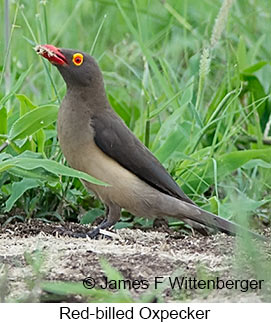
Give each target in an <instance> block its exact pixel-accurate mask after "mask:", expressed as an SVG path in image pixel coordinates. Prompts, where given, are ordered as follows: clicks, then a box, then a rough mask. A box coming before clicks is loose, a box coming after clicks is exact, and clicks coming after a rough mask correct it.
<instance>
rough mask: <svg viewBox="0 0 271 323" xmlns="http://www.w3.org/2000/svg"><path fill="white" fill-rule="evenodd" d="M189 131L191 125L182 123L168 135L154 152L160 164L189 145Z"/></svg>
mask: <svg viewBox="0 0 271 323" xmlns="http://www.w3.org/2000/svg"><path fill="white" fill-rule="evenodd" d="M190 129H191V125H190V124H188V123H185V122H184V123H182V124H181V125H177V127H176V129H174V130H173V131H172V132H171V133H170V134H169V136H168V137H167V139H166V140H165V142H164V143H163V145H161V146H160V148H159V149H158V150H157V151H156V152H155V156H156V157H157V158H158V159H159V161H160V162H161V163H164V162H166V161H167V159H168V158H170V156H171V155H172V154H173V153H174V152H176V151H179V150H181V151H184V150H185V148H186V146H187V145H188V143H189V131H190Z"/></svg>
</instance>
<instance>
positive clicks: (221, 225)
mask: <svg viewBox="0 0 271 323" xmlns="http://www.w3.org/2000/svg"><path fill="white" fill-rule="evenodd" d="M178 202H179V213H178V214H176V213H175V215H174V217H176V218H179V219H181V220H184V218H186V219H189V220H191V221H192V222H196V223H199V224H202V225H204V226H208V227H211V228H214V229H216V230H219V231H221V232H224V233H227V234H229V235H250V236H251V237H253V238H257V239H260V240H266V238H265V237H264V236H261V235H259V234H257V233H254V232H252V231H250V230H247V229H246V228H244V227H243V226H241V225H239V224H236V223H233V222H231V221H228V220H226V219H224V218H222V217H220V216H217V215H215V214H213V213H211V212H208V211H205V210H203V209H201V208H199V207H198V206H197V205H194V204H190V203H187V202H184V201H180V200H179V201H178ZM175 210H176V209H175Z"/></svg>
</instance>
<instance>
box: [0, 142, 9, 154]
mask: <svg viewBox="0 0 271 323" xmlns="http://www.w3.org/2000/svg"><path fill="white" fill-rule="evenodd" d="M8 145H9V142H8V141H5V142H4V143H3V144H2V145H1V146H0V153H1V151H2V150H4V149H5V148H6V147H7V146H8Z"/></svg>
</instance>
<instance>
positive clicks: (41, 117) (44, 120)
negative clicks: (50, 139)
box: [9, 105, 58, 140]
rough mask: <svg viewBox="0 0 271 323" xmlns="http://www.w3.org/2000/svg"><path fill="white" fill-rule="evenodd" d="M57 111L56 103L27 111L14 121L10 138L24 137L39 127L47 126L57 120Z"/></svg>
mask: <svg viewBox="0 0 271 323" xmlns="http://www.w3.org/2000/svg"><path fill="white" fill-rule="evenodd" d="M57 113H58V107H57V106H56V105H48V106H43V107H39V108H36V109H34V110H32V111H29V112H27V113H26V114H24V115H23V116H22V117H20V118H19V119H18V120H16V121H15V122H14V123H13V125H12V127H11V129H10V133H9V139H10V140H16V139H23V138H25V137H27V136H31V135H33V134H34V133H36V132H37V131H38V130H39V129H42V128H46V127H47V126H48V125H50V124H51V123H53V122H55V121H56V120H57Z"/></svg>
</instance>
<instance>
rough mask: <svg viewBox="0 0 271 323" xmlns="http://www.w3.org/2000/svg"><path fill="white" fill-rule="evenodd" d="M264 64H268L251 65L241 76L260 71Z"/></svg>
mask: <svg viewBox="0 0 271 323" xmlns="http://www.w3.org/2000/svg"><path fill="white" fill-rule="evenodd" d="M266 64H268V62H267V61H261V62H258V63H256V64H253V65H251V66H249V67H247V68H245V69H243V71H242V73H243V74H253V73H255V72H257V71H258V70H260V69H261V68H262V67H264V66H265V65H266Z"/></svg>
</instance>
